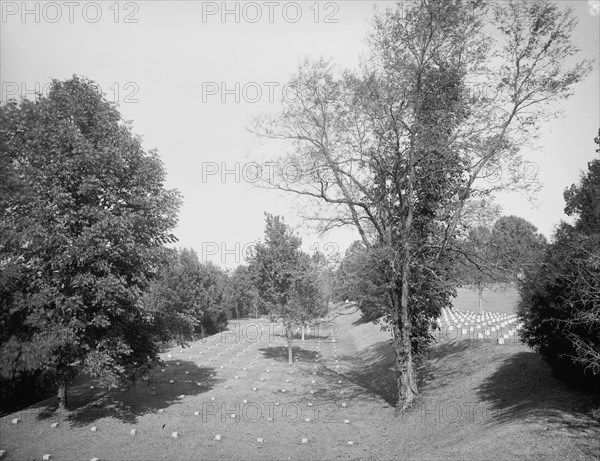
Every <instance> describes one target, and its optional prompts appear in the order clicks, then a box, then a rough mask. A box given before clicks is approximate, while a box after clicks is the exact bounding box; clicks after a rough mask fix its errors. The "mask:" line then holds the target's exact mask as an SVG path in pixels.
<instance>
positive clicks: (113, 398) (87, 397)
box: [38, 360, 219, 427]
mask: <svg viewBox="0 0 600 461" xmlns="http://www.w3.org/2000/svg"><path fill="white" fill-rule="evenodd" d="M162 369H164V370H165V371H164V372H161V370H162ZM186 372H187V373H186ZM214 374H215V370H214V368H212V367H204V366H202V367H199V366H198V365H197V364H196V363H194V362H190V361H185V360H169V361H167V362H165V363H164V365H159V366H158V367H157V368H155V369H154V370H153V371H152V373H151V374H150V379H149V380H148V382H143V381H138V382H136V383H135V384H134V385H132V386H130V387H129V388H120V389H113V390H110V391H105V390H97V389H96V388H95V387H94V388H91V386H90V381H89V380H87V382H85V383H84V384H80V385H79V386H75V387H73V388H71V389H69V413H68V414H67V415H66V420H67V421H69V422H70V423H71V424H72V425H73V426H76V427H79V426H86V425H88V424H90V423H93V422H94V421H96V420H98V419H101V418H106V417H112V418H116V419H119V420H121V421H122V422H125V423H131V424H133V423H136V422H137V418H138V417H139V416H143V415H145V414H148V413H154V412H157V411H158V410H160V409H164V408H167V407H169V406H170V405H173V404H174V403H177V402H180V401H181V400H182V398H181V396H182V395H184V396H189V395H199V394H203V393H205V392H208V391H210V390H211V389H213V388H214V386H215V384H216V383H217V382H218V381H219V380H218V379H217V378H215V377H214ZM211 375H212V376H211ZM170 381H173V382H172V383H171V382H170ZM55 410H56V398H53V399H49V400H46V401H44V402H40V404H39V408H38V419H48V418H54V417H55V416H56V412H55Z"/></svg>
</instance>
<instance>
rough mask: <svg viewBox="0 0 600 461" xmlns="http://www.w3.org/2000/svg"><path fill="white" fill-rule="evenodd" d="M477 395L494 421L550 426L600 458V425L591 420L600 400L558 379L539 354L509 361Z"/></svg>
mask: <svg viewBox="0 0 600 461" xmlns="http://www.w3.org/2000/svg"><path fill="white" fill-rule="evenodd" d="M477 394H478V396H479V398H480V399H481V400H483V401H486V402H489V404H490V405H491V409H492V412H491V414H489V415H488V416H489V418H490V420H491V421H493V422H496V423H505V422H509V421H515V420H521V421H524V422H538V423H541V424H547V425H548V427H549V426H552V427H553V428H554V429H556V430H559V431H565V432H567V433H568V434H569V436H570V437H573V438H576V439H577V440H578V445H579V446H580V447H581V448H582V449H583V450H585V451H587V452H589V454H590V456H591V457H598V456H600V444H599V443H598V440H600V424H598V422H596V421H594V420H593V419H592V418H590V417H589V416H588V415H589V413H590V411H591V410H593V409H594V408H598V406H599V405H600V396H599V395H598V394H594V393H592V392H591V391H589V390H585V389H582V388H577V387H576V386H575V385H573V384H567V383H565V382H563V381H561V380H559V379H557V377H556V376H555V374H554V373H553V372H552V370H551V368H550V366H549V365H548V364H547V363H546V362H545V361H544V360H543V358H542V357H541V356H540V355H539V354H536V353H534V352H519V353H517V354H514V355H512V356H510V357H508V358H507V359H506V360H504V362H503V363H502V364H501V366H500V367H499V368H498V370H497V371H496V372H495V373H494V374H493V375H491V376H489V377H488V378H487V379H486V380H485V381H484V382H483V383H482V384H481V386H479V388H478V389H477Z"/></svg>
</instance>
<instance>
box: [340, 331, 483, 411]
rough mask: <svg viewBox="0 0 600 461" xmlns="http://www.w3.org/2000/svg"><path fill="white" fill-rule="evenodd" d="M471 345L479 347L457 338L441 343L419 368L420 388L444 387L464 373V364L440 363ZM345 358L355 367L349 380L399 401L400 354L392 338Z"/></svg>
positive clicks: (387, 400)
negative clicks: (397, 359)
mask: <svg viewBox="0 0 600 461" xmlns="http://www.w3.org/2000/svg"><path fill="white" fill-rule="evenodd" d="M468 347H478V344H477V343H473V342H468V341H454V342H448V343H441V344H439V345H437V346H436V347H435V348H434V349H433V350H432V352H431V354H430V357H429V359H428V360H425V361H424V362H423V363H422V364H420V365H419V366H418V367H417V385H418V387H419V389H434V388H438V387H442V386H444V385H446V384H447V383H448V382H450V381H452V380H455V379H457V378H458V377H459V376H461V375H462V374H464V369H463V368H461V367H454V366H453V367H446V368H444V367H440V366H439V364H440V363H443V361H444V360H447V359H448V358H450V357H452V356H457V355H460V354H462V353H463V352H464V350H465V349H466V348H468ZM343 359H344V360H345V361H348V362H351V363H352V364H353V367H352V370H351V371H350V372H348V373H346V376H347V377H348V379H351V380H352V381H354V382H356V383H357V384H360V385H361V386H362V387H364V388H365V389H367V390H369V391H370V392H372V393H374V394H377V395H379V396H381V397H382V398H383V399H384V400H385V401H386V402H387V403H388V404H390V405H392V406H395V405H396V404H397V402H398V384H397V380H396V373H395V371H394V366H395V362H396V353H395V352H394V347H393V345H392V343H391V341H390V340H386V341H380V342H378V343H375V344H373V345H372V346H370V347H368V348H366V349H364V350H363V351H361V352H359V353H357V354H356V355H355V356H346V357H344V358H343Z"/></svg>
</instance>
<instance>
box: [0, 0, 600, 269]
mask: <svg viewBox="0 0 600 461" xmlns="http://www.w3.org/2000/svg"><path fill="white" fill-rule="evenodd" d="M559 3H560V4H561V5H564V6H567V5H570V6H572V7H573V8H574V11H575V14H576V17H577V19H578V21H579V24H578V26H577V29H576V31H575V33H574V36H573V40H574V43H575V44H576V46H577V47H578V48H579V49H580V55H579V56H580V57H581V58H582V59H583V58H588V59H592V60H595V63H594V69H593V71H592V73H591V74H590V76H589V77H588V78H587V79H586V80H585V81H583V82H581V83H579V84H578V85H577V86H576V87H575V93H574V95H573V96H572V97H571V98H570V99H569V100H568V101H566V102H565V103H564V104H562V105H561V107H560V109H561V110H562V111H563V114H564V116H563V117H562V118H560V119H556V120H554V121H551V122H547V123H545V124H543V126H542V136H541V138H540V139H539V141H538V142H537V144H536V146H535V149H526V150H524V151H523V158H524V160H525V161H527V162H531V164H533V165H535V167H534V169H535V170H536V171H537V173H538V179H539V181H540V183H541V189H540V191H539V192H538V194H537V196H536V197H528V198H527V197H523V196H520V195H518V194H505V195H502V196H500V197H498V203H500V205H501V206H502V208H503V214H505V215H508V214H514V215H517V216H521V217H523V218H525V219H527V220H529V221H530V222H532V223H533V224H534V225H536V226H537V227H538V229H539V231H540V232H542V233H543V234H544V235H546V237H548V238H550V237H551V235H552V232H553V229H554V227H555V226H556V224H558V222H559V221H560V220H561V219H566V216H564V214H563V208H564V201H563V196H562V193H563V191H564V189H565V188H566V187H568V186H570V185H571V184H573V183H575V182H577V181H578V178H579V177H580V174H581V172H582V171H584V170H586V169H587V163H588V162H589V161H590V160H592V159H593V158H597V156H598V154H596V153H595V147H596V146H595V144H594V142H593V139H594V137H595V136H596V135H597V133H598V128H599V127H600V96H599V91H600V78H599V71H598V62H600V57H599V54H598V53H599V52H598V50H599V30H600V25H599V21H600V16H599V14H598V10H599V9H600V8H599V7H598V2H597V1H596V2H588V1H587V0H577V1H561V2H559ZM392 4H393V2H383V1H378V2H373V1H335V2H333V1H331V2H329V1H321V2H315V1H306V2H293V1H272V2H269V1H258V2H220V1H219V2H212V1H209V2H202V1H169V2H166V1H156V0H152V1H150V0H148V1H135V2H128V1H120V2H116V1H100V2H87V1H72V2H68V1H65V2H61V1H57V2H21V1H18V2H16V1H4V0H2V1H1V2H0V5H1V14H2V18H1V23H0V28H1V29H0V81H1V85H2V86H1V91H2V93H1V97H0V99H1V100H2V101H5V100H7V99H9V98H13V97H17V98H18V97H20V96H24V97H28V98H33V97H35V96H34V92H35V91H40V92H42V94H43V93H44V92H45V91H47V88H48V83H49V82H50V80H51V79H59V80H63V79H68V78H70V77H71V76H72V75H73V74H77V75H79V76H84V77H87V78H89V79H91V80H94V81H95V82H97V83H98V85H99V86H100V88H101V89H102V90H103V91H104V93H105V94H106V97H107V99H108V100H110V101H114V102H116V103H118V105H119V110H120V112H121V113H122V115H123V118H124V119H126V120H131V121H132V122H133V131H134V132H135V133H136V134H138V135H140V136H141V137H142V139H143V146H144V148H146V149H153V148H155V149H157V150H158V152H159V155H160V157H161V159H162V160H163V162H164V165H165V168H166V171H167V187H168V188H177V189H179V191H180V192H181V193H182V195H183V200H184V201H183V205H182V207H181V210H180V213H179V224H178V227H177V229H176V230H175V235H176V236H177V237H178V239H179V241H178V243H177V246H180V247H188V248H194V249H195V250H196V252H197V253H198V255H199V256H200V259H201V260H202V261H208V260H210V261H213V262H214V263H216V264H219V265H221V266H223V267H227V268H234V267H235V266H237V265H238V264H240V263H243V262H244V261H245V251H246V249H247V248H248V247H249V246H251V245H252V244H253V243H254V242H256V241H257V240H259V239H261V238H262V236H263V232H264V212H269V213H272V214H279V215H283V216H284V217H285V219H286V222H287V223H289V224H290V225H291V226H293V227H295V228H296V229H297V232H298V234H299V235H300V236H301V237H302V238H303V248H304V249H305V250H306V251H314V250H317V249H318V250H319V251H321V252H324V253H326V254H328V255H331V254H333V253H334V252H335V251H340V252H341V253H342V254H343V251H344V250H345V249H346V248H347V247H348V245H349V244H350V243H351V242H352V241H353V240H355V239H357V238H358V235H357V234H356V232H355V231H354V230H352V229H346V230H339V231H336V232H332V233H329V234H327V235H324V236H318V235H317V234H316V233H315V232H314V230H313V229H311V228H310V226H308V225H307V224H306V223H303V221H302V219H301V218H300V216H299V213H298V208H297V205H296V204H293V203H290V201H289V198H288V197H285V196H281V195H279V194H276V193H274V192H273V191H268V190H264V189H260V188H257V187H255V184H254V182H255V181H254V180H255V178H256V171H257V170H256V169H255V168H254V166H255V165H256V164H257V163H258V164H261V163H262V162H263V161H264V159H265V158H268V157H274V156H277V154H278V152H279V151H278V149H281V148H282V146H279V145H276V144H272V143H269V142H268V141H266V140H264V139H259V138H257V137H256V136H255V135H253V134H252V133H251V132H249V130H248V127H249V126H250V122H249V121H250V119H251V117H253V116H257V115H260V114H262V113H271V112H275V111H277V108H278V107H279V106H278V104H279V102H278V101H279V99H280V96H281V95H282V94H283V91H284V84H285V82H286V81H288V80H289V77H290V76H291V75H293V74H294V72H295V71H296V70H297V68H298V65H299V63H300V62H301V61H302V60H303V59H304V58H305V57H312V58H318V57H321V56H323V57H325V58H331V59H333V61H334V62H335V63H336V64H337V65H338V66H340V67H342V68H343V67H349V68H352V67H356V66H357V65H358V63H359V60H360V57H361V56H364V55H365V54H366V51H367V47H366V42H365V38H366V36H367V34H368V31H369V20H370V18H371V17H372V15H373V13H374V11H381V10H382V9H384V8H385V7H386V6H388V5H392ZM278 167H279V166H274V167H272V168H278ZM268 168H269V167H268V166H265V165H263V173H262V174H267V172H268V171H272V170H269V169H268ZM532 171H533V170H532Z"/></svg>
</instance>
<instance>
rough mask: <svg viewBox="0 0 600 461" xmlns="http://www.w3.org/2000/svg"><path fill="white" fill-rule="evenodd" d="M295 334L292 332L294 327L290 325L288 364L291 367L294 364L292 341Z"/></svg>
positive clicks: (288, 331) (288, 329)
mask: <svg viewBox="0 0 600 461" xmlns="http://www.w3.org/2000/svg"><path fill="white" fill-rule="evenodd" d="M293 334H294V332H293V331H292V326H291V325H288V328H287V337H288V363H289V364H290V365H291V364H292V363H293V348H294V346H293V345H292V341H293V340H294V338H293Z"/></svg>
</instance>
